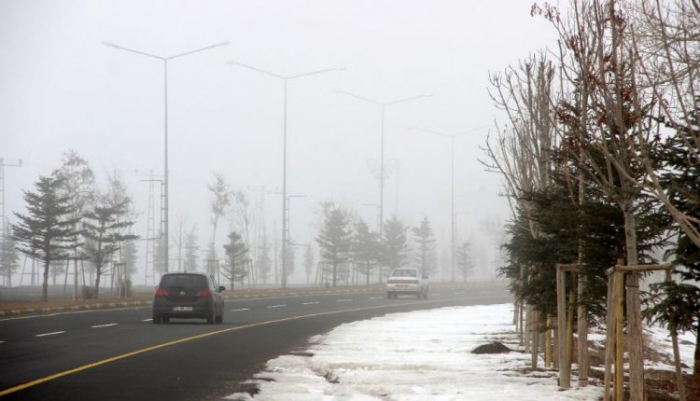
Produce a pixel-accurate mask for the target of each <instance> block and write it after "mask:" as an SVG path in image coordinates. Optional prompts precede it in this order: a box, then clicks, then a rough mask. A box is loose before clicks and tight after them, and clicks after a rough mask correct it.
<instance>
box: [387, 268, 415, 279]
mask: <svg viewBox="0 0 700 401" xmlns="http://www.w3.org/2000/svg"><path fill="white" fill-rule="evenodd" d="M391 275H392V276H393V277H418V273H417V272H416V271H415V270H412V269H402V270H394V273H392V274H391Z"/></svg>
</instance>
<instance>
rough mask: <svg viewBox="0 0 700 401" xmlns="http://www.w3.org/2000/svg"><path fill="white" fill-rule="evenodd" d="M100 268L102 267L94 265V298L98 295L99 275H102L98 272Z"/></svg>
mask: <svg viewBox="0 0 700 401" xmlns="http://www.w3.org/2000/svg"><path fill="white" fill-rule="evenodd" d="M101 270H102V267H99V268H98V267H97V266H95V299H97V298H99V297H100V277H102V275H101V274H100V272H101Z"/></svg>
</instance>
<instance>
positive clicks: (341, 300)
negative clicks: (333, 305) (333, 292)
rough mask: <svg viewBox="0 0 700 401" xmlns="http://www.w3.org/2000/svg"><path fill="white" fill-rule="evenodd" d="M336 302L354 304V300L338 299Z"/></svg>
mask: <svg viewBox="0 0 700 401" xmlns="http://www.w3.org/2000/svg"><path fill="white" fill-rule="evenodd" d="M335 302H352V299H336V300H335Z"/></svg>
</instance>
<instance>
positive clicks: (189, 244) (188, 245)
mask: <svg viewBox="0 0 700 401" xmlns="http://www.w3.org/2000/svg"><path fill="white" fill-rule="evenodd" d="M198 241H199V238H198V237H197V227H196V226H192V229H191V230H190V231H188V232H187V234H186V235H185V271H188V272H196V271H197V267H198V264H199V257H198V256H197V252H198V251H199V245H198Z"/></svg>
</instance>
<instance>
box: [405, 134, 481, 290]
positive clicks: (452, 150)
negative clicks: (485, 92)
mask: <svg viewBox="0 0 700 401" xmlns="http://www.w3.org/2000/svg"><path fill="white" fill-rule="evenodd" d="M411 129H412V130H415V131H421V132H427V133H429V134H435V135H440V136H442V137H444V138H448V139H449V140H450V225H451V229H450V242H451V243H452V246H451V248H452V249H451V250H450V264H451V269H452V274H451V275H452V279H451V280H452V282H453V283H454V281H455V248H456V244H455V241H456V236H455V138H458V137H460V136H462V135H466V134H468V133H470V132H472V131H474V130H469V131H464V132H460V133H457V134H445V133H442V132H437V131H432V130H427V129H422V128H411Z"/></svg>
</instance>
